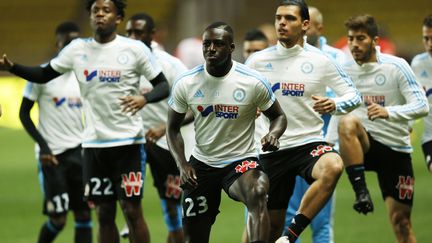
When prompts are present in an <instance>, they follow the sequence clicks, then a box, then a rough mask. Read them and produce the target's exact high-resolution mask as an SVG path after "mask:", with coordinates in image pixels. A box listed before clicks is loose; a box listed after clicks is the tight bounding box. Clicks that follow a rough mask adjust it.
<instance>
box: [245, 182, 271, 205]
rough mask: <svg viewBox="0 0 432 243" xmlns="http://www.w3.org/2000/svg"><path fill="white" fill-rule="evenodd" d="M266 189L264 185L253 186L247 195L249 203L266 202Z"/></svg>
mask: <svg viewBox="0 0 432 243" xmlns="http://www.w3.org/2000/svg"><path fill="white" fill-rule="evenodd" d="M267 193H268V189H267V187H266V186H265V185H263V184H260V183H257V184H254V185H253V186H252V187H251V188H250V190H249V193H248V194H247V197H248V201H250V202H262V201H265V200H266V197H267Z"/></svg>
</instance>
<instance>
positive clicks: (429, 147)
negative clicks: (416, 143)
mask: <svg viewBox="0 0 432 243" xmlns="http://www.w3.org/2000/svg"><path fill="white" fill-rule="evenodd" d="M422 149H423V154H424V157H425V161H426V166H427V169H428V170H429V172H432V141H429V142H426V143H423V144H422Z"/></svg>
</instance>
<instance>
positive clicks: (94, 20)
mask: <svg viewBox="0 0 432 243" xmlns="http://www.w3.org/2000/svg"><path fill="white" fill-rule="evenodd" d="M121 21H122V17H121V16H120V15H117V8H116V6H115V5H114V3H113V2H112V1H110V0H96V1H95V2H94V3H93V5H92V7H91V10H90V25H91V27H92V29H93V31H94V32H95V33H97V34H100V35H110V34H112V33H114V32H115V31H116V28H117V25H118V24H120V22H121Z"/></svg>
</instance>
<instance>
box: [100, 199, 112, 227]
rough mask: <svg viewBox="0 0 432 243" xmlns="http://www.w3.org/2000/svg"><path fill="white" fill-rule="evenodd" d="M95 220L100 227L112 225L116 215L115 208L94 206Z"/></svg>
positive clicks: (103, 205)
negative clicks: (96, 219)
mask: <svg viewBox="0 0 432 243" xmlns="http://www.w3.org/2000/svg"><path fill="white" fill-rule="evenodd" d="M96 212H97V218H98V221H99V224H100V225H108V224H113V223H114V219H115V214H116V209H115V207H112V206H111V205H105V204H102V205H98V206H96Z"/></svg>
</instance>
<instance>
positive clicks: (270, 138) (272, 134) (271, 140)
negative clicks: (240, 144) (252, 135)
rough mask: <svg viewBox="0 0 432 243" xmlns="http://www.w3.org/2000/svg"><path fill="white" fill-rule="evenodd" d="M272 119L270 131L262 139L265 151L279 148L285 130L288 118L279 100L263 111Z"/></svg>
mask: <svg viewBox="0 0 432 243" xmlns="http://www.w3.org/2000/svg"><path fill="white" fill-rule="evenodd" d="M263 114H264V115H265V116H266V117H267V118H269V120H270V128H269V132H268V133H267V134H266V135H265V136H264V137H263V138H262V139H261V145H262V150H263V151H276V150H278V149H279V138H280V136H282V134H283V133H284V132H285V129H286V127H287V119H286V116H285V113H284V112H283V111H282V108H281V107H280V104H279V102H278V101H277V100H275V102H274V103H273V105H272V106H270V108H268V109H267V110H265V111H263Z"/></svg>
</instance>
